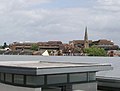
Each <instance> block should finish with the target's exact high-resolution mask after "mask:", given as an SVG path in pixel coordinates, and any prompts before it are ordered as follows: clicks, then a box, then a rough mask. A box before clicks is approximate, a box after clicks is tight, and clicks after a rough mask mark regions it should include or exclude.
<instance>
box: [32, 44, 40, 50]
mask: <svg viewBox="0 0 120 91" xmlns="http://www.w3.org/2000/svg"><path fill="white" fill-rule="evenodd" d="M38 48H39V46H38V45H37V44H32V46H31V50H34V51H38Z"/></svg>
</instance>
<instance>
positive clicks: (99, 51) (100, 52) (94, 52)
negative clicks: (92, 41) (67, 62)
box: [84, 46, 107, 56]
mask: <svg viewBox="0 0 120 91" xmlns="http://www.w3.org/2000/svg"><path fill="white" fill-rule="evenodd" d="M84 52H85V53H86V54H87V55H88V56H106V55H107V53H106V51H105V50H104V49H103V48H97V47H94V46H93V47H91V48H86V49H84Z"/></svg>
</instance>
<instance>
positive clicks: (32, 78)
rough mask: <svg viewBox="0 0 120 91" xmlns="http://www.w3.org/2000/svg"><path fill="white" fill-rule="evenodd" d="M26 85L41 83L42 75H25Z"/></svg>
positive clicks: (42, 80) (42, 81)
mask: <svg viewBox="0 0 120 91" xmlns="http://www.w3.org/2000/svg"><path fill="white" fill-rule="evenodd" d="M26 84H27V85H43V84H44V76H26Z"/></svg>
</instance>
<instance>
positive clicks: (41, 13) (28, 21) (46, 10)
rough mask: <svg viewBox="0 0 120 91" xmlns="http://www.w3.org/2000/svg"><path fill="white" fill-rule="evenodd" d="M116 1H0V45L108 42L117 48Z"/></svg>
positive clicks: (118, 20) (119, 3)
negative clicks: (86, 35)
mask: <svg viewBox="0 0 120 91" xmlns="http://www.w3.org/2000/svg"><path fill="white" fill-rule="evenodd" d="M119 6H120V1H118V0H11V1H8V0H1V2H0V32H1V33H0V43H1V44H3V43H4V42H7V43H12V42H15V41H48V40H60V41H63V42H68V41H70V40H76V39H80V40H81V39H83V38H84V31H85V27H86V26H87V27H88V36H89V40H98V39H108V40H112V41H114V43H115V44H118V45H120V42H119V39H120V37H119V33H120V30H119V29H120V7H119Z"/></svg>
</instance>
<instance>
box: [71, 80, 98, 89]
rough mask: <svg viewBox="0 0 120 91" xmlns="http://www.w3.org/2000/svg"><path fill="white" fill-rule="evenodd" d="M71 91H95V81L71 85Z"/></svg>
mask: <svg viewBox="0 0 120 91" xmlns="http://www.w3.org/2000/svg"><path fill="white" fill-rule="evenodd" d="M72 89H73V91H97V83H96V82H94V83H85V84H74V85H72Z"/></svg>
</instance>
